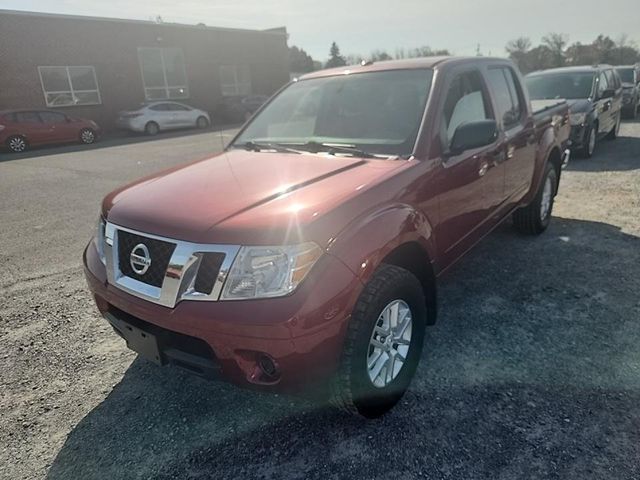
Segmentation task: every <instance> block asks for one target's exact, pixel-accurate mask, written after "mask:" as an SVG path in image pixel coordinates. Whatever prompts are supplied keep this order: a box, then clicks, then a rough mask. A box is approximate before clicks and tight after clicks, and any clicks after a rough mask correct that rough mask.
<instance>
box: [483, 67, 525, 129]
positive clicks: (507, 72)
mask: <svg viewBox="0 0 640 480" xmlns="http://www.w3.org/2000/svg"><path fill="white" fill-rule="evenodd" d="M488 79H489V86H490V88H491V91H492V92H493V95H494V97H495V100H496V107H497V109H498V116H499V117H500V118H501V119H502V124H503V127H504V128H505V130H508V129H509V128H511V127H514V126H515V125H516V124H517V123H518V122H519V121H520V119H521V118H522V113H523V107H522V98H521V97H522V95H521V94H520V92H519V91H518V87H517V86H516V82H515V79H514V76H513V72H512V71H511V69H510V68H505V67H499V68H490V69H489V75H488Z"/></svg>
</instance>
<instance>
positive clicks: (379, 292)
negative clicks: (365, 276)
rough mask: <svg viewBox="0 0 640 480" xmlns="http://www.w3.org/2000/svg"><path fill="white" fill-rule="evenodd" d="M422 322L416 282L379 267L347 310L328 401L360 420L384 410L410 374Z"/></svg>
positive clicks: (416, 358)
mask: <svg viewBox="0 0 640 480" xmlns="http://www.w3.org/2000/svg"><path fill="white" fill-rule="evenodd" d="M394 309H395V310H394ZM394 312H395V313H394ZM383 314H384V315H383ZM385 315H386V316H385ZM394 318H395V320H393V319H394ZM426 318H427V311H426V303H425V296H424V292H423V289H422V285H421V284H420V281H419V280H418V279H417V278H416V277H415V276H414V275H413V274H412V273H411V272H409V271H408V270H405V269H403V268H400V267H396V266H395V265H386V264H383V265H382V266H381V267H380V268H379V269H378V270H377V271H376V272H375V273H374V275H373V277H372V278H371V280H370V281H369V282H368V283H367V285H366V286H365V288H364V290H363V291H362V293H361V294H360V297H359V298H358V301H357V302H356V305H355V307H354V309H353V312H352V315H351V319H350V320H349V327H348V331H347V337H346V339H345V345H344V350H343V353H342V359H341V362H340V367H339V369H338V372H337V373H336V375H335V377H334V379H333V381H332V384H331V389H332V397H331V402H332V403H333V404H334V405H335V406H337V407H338V408H340V409H342V410H345V411H347V412H350V413H354V414H359V415H362V416H364V417H366V418H375V417H379V416H381V415H383V414H384V413H386V412H387V411H389V410H390V409H391V408H392V407H393V406H394V405H395V404H396V403H398V401H399V400H400V399H401V398H402V396H403V395H404V393H405V391H406V390H407V388H408V387H409V384H410V383H411V379H412V378H413V376H414V374H415V371H416V368H417V366H418V362H419V361H420V355H421V353H422V345H423V342H424V331H425V328H426ZM394 325H395V327H394ZM403 328H404V329H403ZM407 337H408V338H407Z"/></svg>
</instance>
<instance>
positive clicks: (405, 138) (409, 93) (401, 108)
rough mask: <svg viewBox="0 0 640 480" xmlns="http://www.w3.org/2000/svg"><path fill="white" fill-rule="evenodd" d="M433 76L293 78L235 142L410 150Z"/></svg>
mask: <svg viewBox="0 0 640 480" xmlns="http://www.w3.org/2000/svg"><path fill="white" fill-rule="evenodd" d="M432 77H433V71H432V70H430V69H419V70H418V69H416V70H391V71H382V72H367V73H357V74H351V75H336V76H330V77H320V78H310V79H307V80H300V81H297V82H294V83H292V84H291V85H289V86H288V87H287V88H286V89H284V90H283V91H282V92H281V93H280V94H279V95H278V96H277V97H275V98H274V99H273V100H271V102H270V103H269V104H268V105H267V106H266V107H265V108H264V109H263V110H261V111H260V113H259V114H258V115H257V116H256V117H254V118H253V120H252V121H251V123H250V124H249V125H248V126H247V128H246V129H245V130H244V132H242V134H241V135H240V136H239V137H238V138H237V139H236V141H235V143H234V145H236V146H241V145H243V144H246V143H247V142H269V143H281V144H288V145H297V146H298V147H299V148H304V145H308V144H310V143H315V144H328V143H331V144H341V145H350V146H354V147H357V148H359V149H361V150H365V151H367V152H370V153H373V154H381V155H407V154H410V153H411V152H412V151H413V146H414V143H415V140H416V138H417V135H418V131H419V129H420V122H421V120H422V115H423V112H424V108H425V105H426V102H427V97H428V96H429V91H430V89H431V80H432Z"/></svg>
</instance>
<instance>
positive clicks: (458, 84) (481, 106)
mask: <svg viewBox="0 0 640 480" xmlns="http://www.w3.org/2000/svg"><path fill="white" fill-rule="evenodd" d="M488 118H491V115H490V114H489V109H488V108H487V101H486V99H485V96H484V93H483V91H482V81H481V79H480V74H479V73H478V72H469V73H465V74H462V75H459V76H457V77H455V78H454V79H453V81H452V82H451V86H450V87H449V91H448V92H447V97H446V99H445V102H444V109H443V111H442V121H443V124H442V132H441V133H442V135H443V137H444V138H445V142H446V144H447V145H450V144H451V140H452V139H453V134H454V133H455V131H456V129H457V128H458V127H459V126H460V125H461V124H463V123H467V122H474V121H478V120H486V119H488Z"/></svg>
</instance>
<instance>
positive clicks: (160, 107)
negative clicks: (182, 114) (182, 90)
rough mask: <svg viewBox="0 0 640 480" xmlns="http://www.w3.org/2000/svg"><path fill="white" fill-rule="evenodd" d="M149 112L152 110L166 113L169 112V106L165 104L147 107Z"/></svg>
mask: <svg viewBox="0 0 640 480" xmlns="http://www.w3.org/2000/svg"><path fill="white" fill-rule="evenodd" d="M149 110H153V111H154V112H166V111H167V110H169V105H168V104H166V103H159V104H158V105H153V106H151V107H149Z"/></svg>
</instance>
